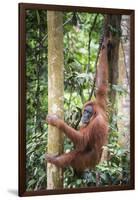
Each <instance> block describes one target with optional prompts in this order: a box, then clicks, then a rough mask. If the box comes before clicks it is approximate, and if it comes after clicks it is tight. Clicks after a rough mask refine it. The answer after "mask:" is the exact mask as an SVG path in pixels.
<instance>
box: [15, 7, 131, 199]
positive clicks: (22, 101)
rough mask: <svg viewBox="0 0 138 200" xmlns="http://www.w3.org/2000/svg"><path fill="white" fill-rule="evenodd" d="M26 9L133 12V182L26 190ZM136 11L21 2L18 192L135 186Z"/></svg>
mask: <svg viewBox="0 0 138 200" xmlns="http://www.w3.org/2000/svg"><path fill="white" fill-rule="evenodd" d="M27 9H46V10H56V11H74V12H76V11H77V12H90V13H103V14H121V15H129V16H130V21H131V25H130V66H131V67H130V165H131V166H130V174H131V179H130V185H124V186H108V187H93V188H81V189H55V190H41V191H26V139H25V132H26V71H25V63H26V30H25V17H26V10H27ZM134 33H135V11H134V10H127V9H110V8H95V7H79V6H64V5H46V4H31V3H20V4H19V38H18V39H19V196H36V195H52V194H67V193H85V192H101V191H117V190H132V189H134V188H135V151H134V147H135V134H134V133H135V130H134V127H135V102H134V99H135V92H134V88H135V86H134V83H135V80H134V78H135V76H134V74H135V69H134V60H135V52H134V49H135V34H134Z"/></svg>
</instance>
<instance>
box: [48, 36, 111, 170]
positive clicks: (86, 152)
mask: <svg viewBox="0 0 138 200" xmlns="http://www.w3.org/2000/svg"><path fill="white" fill-rule="evenodd" d="M108 42H109V41H108V39H107V38H106V37H105V38H104V40H103V43H102V46H101V50H100V55H99V64H98V68H97V78H96V86H97V92H96V100H95V101H88V102H87V103H86V104H85V105H84V108H83V111H82V118H81V123H82V126H81V128H80V130H75V129H73V128H71V127H70V126H68V125H67V124H66V123H65V122H64V121H63V120H61V119H59V118H58V116H56V115H48V116H47V118H46V121H47V123H48V124H50V125H52V126H56V127H57V128H58V129H60V130H61V132H64V133H65V135H66V136H67V137H68V138H69V139H70V140H71V141H72V142H73V143H74V146H75V149H74V150H73V151H71V152H69V153H64V154H62V155H59V156H53V155H49V154H46V160H47V162H49V163H52V164H54V165H56V166H57V167H61V168H64V167H67V166H72V167H73V168H74V169H75V171H77V172H82V171H84V170H85V169H86V168H94V167H95V166H96V165H97V164H98V163H99V161H100V159H101V155H102V149H103V146H104V145H105V144H106V143H107V136H108V120H107V114H106V113H107V111H106V105H107V102H106V101H107V86H108V60H107V48H108ZM61 134H62V133H61Z"/></svg>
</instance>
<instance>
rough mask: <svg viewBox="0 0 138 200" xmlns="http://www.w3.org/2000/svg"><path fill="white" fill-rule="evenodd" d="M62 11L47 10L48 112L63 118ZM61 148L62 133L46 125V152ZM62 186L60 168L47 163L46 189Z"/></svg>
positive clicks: (60, 150) (57, 150) (52, 152)
mask: <svg viewBox="0 0 138 200" xmlns="http://www.w3.org/2000/svg"><path fill="white" fill-rule="evenodd" d="M62 20H63V19H62V13H61V12H55V11H48V12H47V23H48V113H49V114H56V115H58V116H59V117H60V118H62V119H63V105H64V104H63V101H64V84H63V83H64V77H63V22H62ZM62 150H63V134H62V133H61V132H60V131H59V130H58V129H57V128H55V127H53V126H50V125H49V126H48V153H49V154H55V155H59V154H61V153H62ZM62 187H63V174H62V169H59V168H57V167H56V166H55V165H52V164H50V163H48V164H47V189H57V188H62Z"/></svg>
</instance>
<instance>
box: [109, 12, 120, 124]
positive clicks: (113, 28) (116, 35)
mask: <svg viewBox="0 0 138 200" xmlns="http://www.w3.org/2000/svg"><path fill="white" fill-rule="evenodd" d="M120 23H121V15H108V24H109V28H110V38H111V39H110V40H111V47H110V49H109V52H108V62H109V84H110V91H109V100H110V105H111V106H110V108H111V112H110V113H111V115H110V123H112V125H114V126H115V127H117V121H116V120H115V117H114V115H115V116H117V107H116V99H117V98H116V97H117V96H116V95H117V93H116V90H115V86H116V85H118V77H119V75H118V74H119V73H118V60H119V44H120V37H121V32H120V31H121V26H120Z"/></svg>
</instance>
